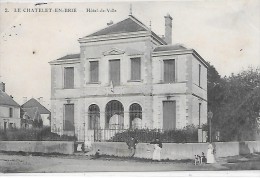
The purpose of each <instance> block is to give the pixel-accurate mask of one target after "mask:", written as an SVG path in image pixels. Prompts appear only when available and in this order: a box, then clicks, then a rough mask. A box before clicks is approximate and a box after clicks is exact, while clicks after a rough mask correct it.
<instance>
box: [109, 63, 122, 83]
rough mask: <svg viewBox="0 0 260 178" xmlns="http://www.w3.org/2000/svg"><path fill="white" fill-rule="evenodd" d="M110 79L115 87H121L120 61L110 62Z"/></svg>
mask: <svg viewBox="0 0 260 178" xmlns="http://www.w3.org/2000/svg"><path fill="white" fill-rule="evenodd" d="M109 77H110V80H109V81H110V82H112V83H113V86H118V85H120V60H119V59H116V60H110V61H109Z"/></svg>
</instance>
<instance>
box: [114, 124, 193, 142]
mask: <svg viewBox="0 0 260 178" xmlns="http://www.w3.org/2000/svg"><path fill="white" fill-rule="evenodd" d="M130 137H134V138H136V139H137V140H138V141H139V142H144V143H150V142H152V141H153V140H154V139H155V138H156V137H158V138H159V139H160V140H161V141H162V142H164V143H167V142H168V143H191V142H198V128H197V127H195V126H194V125H189V126H187V127H185V128H183V129H176V130H167V131H161V130H157V129H154V130H149V129H136V130H126V131H124V132H121V133H116V134H115V135H114V136H113V137H112V138H111V139H110V140H109V141H111V142H126V141H127V140H129V138H130Z"/></svg>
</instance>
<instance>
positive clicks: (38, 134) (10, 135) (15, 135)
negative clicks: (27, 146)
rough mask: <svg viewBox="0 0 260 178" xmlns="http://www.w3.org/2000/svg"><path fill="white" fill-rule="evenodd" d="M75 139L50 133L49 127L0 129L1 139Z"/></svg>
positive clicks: (74, 138)
mask: <svg viewBox="0 0 260 178" xmlns="http://www.w3.org/2000/svg"><path fill="white" fill-rule="evenodd" d="M76 139H77V138H76V137H74V136H67V135H62V136H60V135H58V134H56V133H52V132H51V128H50V127H44V128H32V129H12V130H6V131H4V130H0V140H2V141H75V140H76Z"/></svg>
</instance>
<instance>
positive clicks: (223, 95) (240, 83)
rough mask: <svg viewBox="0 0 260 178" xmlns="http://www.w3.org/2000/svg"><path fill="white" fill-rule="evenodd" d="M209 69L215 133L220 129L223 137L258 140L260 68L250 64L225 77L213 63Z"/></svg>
mask: <svg viewBox="0 0 260 178" xmlns="http://www.w3.org/2000/svg"><path fill="white" fill-rule="evenodd" d="M208 73H209V74H208V80H209V82H208V103H209V109H210V110H212V111H213V113H214V116H213V119H212V128H213V135H214V132H216V131H220V132H221V135H222V140H223V141H235V140H238V141H240V140H254V139H255V135H256V133H257V132H258V131H259V127H258V122H257V118H258V117H259V111H260V68H256V69H254V68H248V69H247V70H244V71H242V72H240V73H238V74H237V75H234V74H232V75H231V76H230V77H224V78H221V77H220V76H219V75H218V73H217V71H216V70H215V68H214V67H213V66H210V68H209V71H208Z"/></svg>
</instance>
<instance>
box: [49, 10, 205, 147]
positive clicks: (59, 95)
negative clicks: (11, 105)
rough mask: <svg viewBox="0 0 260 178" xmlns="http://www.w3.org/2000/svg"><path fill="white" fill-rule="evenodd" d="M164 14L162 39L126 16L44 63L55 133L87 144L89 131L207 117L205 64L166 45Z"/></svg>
mask: <svg viewBox="0 0 260 178" xmlns="http://www.w3.org/2000/svg"><path fill="white" fill-rule="evenodd" d="M164 18H165V36H164V37H159V36H158V35H156V34H155V33H154V32H153V31H152V30H151V29H150V28H149V27H147V26H145V25H144V24H143V23H142V22H141V21H139V20H138V19H137V18H135V17H134V16H133V15H129V16H128V17H127V18H126V19H124V20H122V21H120V22H118V23H115V24H109V25H108V26H107V27H106V28H104V29H102V30H99V31H97V32H95V33H92V34H90V35H88V36H85V37H83V38H80V39H79V40H78V41H79V43H80V53H79V54H71V55H66V56H64V57H61V58H59V59H57V60H54V61H51V62H49V63H50V65H51V113H52V115H51V127H52V131H53V132H56V133H58V134H66V135H75V136H77V138H78V140H81V141H85V143H91V142H93V141H95V137H96V136H95V134H97V133H96V132H95V130H100V132H99V133H98V134H99V136H100V138H101V139H102V138H103V139H104V137H107V135H106V134H105V132H102V130H103V131H104V130H123V129H143V128H148V129H162V130H172V129H181V128H183V127H185V126H187V125H191V124H194V125H195V126H202V124H205V123H206V122H207V67H208V66H207V63H206V62H205V60H204V59H203V58H202V57H201V56H200V55H199V54H198V53H197V52H196V51H195V50H194V49H191V48H187V47H185V46H183V45H180V44H172V17H171V16H170V15H169V14H167V15H166V16H165V17H164ZM110 136H111V135H110ZM100 138H99V139H100ZM106 139H108V138H106Z"/></svg>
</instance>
